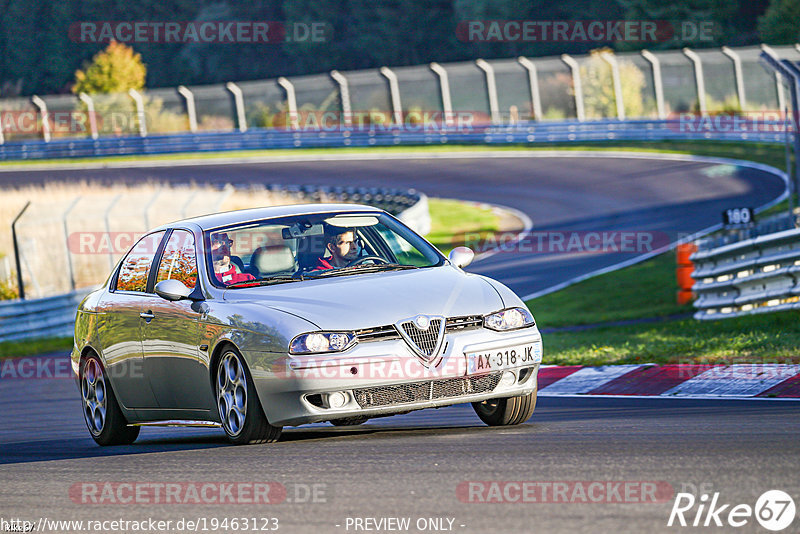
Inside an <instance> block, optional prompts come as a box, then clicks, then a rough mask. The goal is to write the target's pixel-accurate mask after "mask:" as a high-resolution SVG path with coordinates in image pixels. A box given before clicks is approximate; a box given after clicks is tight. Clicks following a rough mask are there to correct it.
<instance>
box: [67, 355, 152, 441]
mask: <svg viewBox="0 0 800 534" xmlns="http://www.w3.org/2000/svg"><path fill="white" fill-rule="evenodd" d="M78 376H79V381H80V385H81V398H82V400H83V420H84V421H85V422H86V427H87V428H88V429H89V433H90V434H91V435H92V439H94V441H95V442H96V443H97V444H98V445H102V446H106V445H130V444H131V443H133V442H134V441H136V438H137V437H139V427H138V426H128V421H126V420H125V416H124V415H122V410H120V408H119V403H117V398H116V396H115V395H114V390H113V389H111V384H110V383H109V382H108V380H107V379H106V375H105V369H103V364H102V363H101V362H100V358H98V357H97V355H95V354H92V355H90V356H88V357H87V358H85V359H84V360H83V361H82V362H81V367H80V374H79V375H78Z"/></svg>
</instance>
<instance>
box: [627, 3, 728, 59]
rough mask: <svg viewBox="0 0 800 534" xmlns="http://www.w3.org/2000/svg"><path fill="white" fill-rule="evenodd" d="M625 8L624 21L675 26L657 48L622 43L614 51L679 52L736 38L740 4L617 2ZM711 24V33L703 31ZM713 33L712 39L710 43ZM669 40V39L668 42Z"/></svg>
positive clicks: (648, 45)
mask: <svg viewBox="0 0 800 534" xmlns="http://www.w3.org/2000/svg"><path fill="white" fill-rule="evenodd" d="M617 2H618V3H619V4H620V5H622V6H623V7H624V8H625V20H647V21H664V22H669V23H671V25H672V35H671V36H669V35H665V36H664V40H663V41H662V42H661V43H659V44H658V45H657V46H654V44H653V43H648V42H644V41H643V42H639V43H637V42H633V43H631V42H619V43H617V44H616V46H615V48H617V49H619V50H629V49H635V48H642V47H646V48H662V49H664V48H677V47H680V46H691V47H707V46H711V45H718V44H720V43H723V42H725V41H726V39H727V38H730V37H731V36H733V35H735V34H736V33H737V30H736V29H735V22H736V18H737V13H738V11H739V0H689V1H686V0H684V1H676V0H617ZM709 23H710V26H711V27H710V30H711V31H710V32H707V31H700V30H701V29H703V28H707V27H708V25H709ZM708 33H710V38H711V39H708V37H709V35H708ZM667 37H669V38H667Z"/></svg>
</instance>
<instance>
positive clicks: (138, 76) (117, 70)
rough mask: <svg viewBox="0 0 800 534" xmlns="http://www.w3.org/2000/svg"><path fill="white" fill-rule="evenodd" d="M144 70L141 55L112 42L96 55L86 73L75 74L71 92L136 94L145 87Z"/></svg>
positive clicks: (86, 68)
mask: <svg viewBox="0 0 800 534" xmlns="http://www.w3.org/2000/svg"><path fill="white" fill-rule="evenodd" d="M146 74H147V69H146V67H145V65H144V63H142V56H141V55H139V54H137V53H136V52H134V51H133V48H131V47H129V46H126V45H124V44H122V43H117V42H116V41H111V42H110V43H109V44H108V47H106V49H105V50H102V51H100V52H98V53H97V54H95V56H94V58H92V62H91V63H90V64H89V65H87V66H86V67H85V70H77V71H75V85H74V86H73V87H72V92H73V93H75V94H79V93H89V94H93V93H124V92H127V91H128V89H136V90H137V91H138V90H140V89H142V88H143V87H144V81H145V75H146Z"/></svg>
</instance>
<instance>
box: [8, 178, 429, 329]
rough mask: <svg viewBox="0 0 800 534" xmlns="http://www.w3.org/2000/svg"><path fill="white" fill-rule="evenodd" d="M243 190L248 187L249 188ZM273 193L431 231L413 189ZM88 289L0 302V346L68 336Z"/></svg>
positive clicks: (424, 203)
mask: <svg viewBox="0 0 800 534" xmlns="http://www.w3.org/2000/svg"><path fill="white" fill-rule="evenodd" d="M242 187H250V185H249V184H247V185H245V186H242ZM268 187H269V189H270V190H272V191H284V192H288V193H291V194H295V195H297V196H298V197H299V198H300V199H303V200H305V201H309V202H320V201H321V200H322V196H323V195H324V196H325V198H327V199H328V200H329V201H340V202H353V203H363V204H370V205H373V206H377V207H380V208H381V209H384V210H386V211H388V212H389V213H392V214H393V215H395V216H396V217H397V218H398V219H400V220H401V221H403V222H404V223H405V224H406V225H408V226H409V227H411V228H412V229H413V230H414V231H416V232H418V233H421V234H427V233H428V232H430V229H431V217H430V212H429V211H428V197H427V196H426V195H425V194H423V193H420V192H418V191H415V190H413V189H410V190H407V191H403V190H399V189H387V188H364V187H358V188H356V187H315V186H310V185H305V186H295V185H290V186H284V185H276V184H273V185H270V186H268ZM90 291H91V289H86V288H83V289H77V290H75V291H72V292H71V293H67V294H65V295H58V296H55V297H46V298H40V299H33V300H14V301H6V302H0V342H4V341H14V340H20V339H32V338H36V337H62V336H63V337H66V336H71V335H72V333H73V328H74V325H75V311H76V307H77V306H78V304H79V303H80V301H81V300H82V299H83V297H85V296H86V295H87V294H88V293H89V292H90Z"/></svg>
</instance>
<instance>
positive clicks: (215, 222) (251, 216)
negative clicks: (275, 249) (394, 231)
mask: <svg viewBox="0 0 800 534" xmlns="http://www.w3.org/2000/svg"><path fill="white" fill-rule="evenodd" d="M338 211H348V212H353V211H361V212H364V211H367V212H373V213H383V210H381V209H378V208H375V207H373V206H365V205H363V204H287V205H285V206H270V207H266V208H251V209H246V210H235V211H226V212H222V213H213V214H210V215H200V216H198V217H192V218H189V219H183V220H180V221H175V222H172V223H169V224H165V225H162V226H159V227H158V228H155V229H154V230H153V231H158V230H165V229H168V228H175V227H176V226H181V225H183V224H185V223H194V224H196V225H197V226H199V227H200V229H201V230H211V229H214V228H219V227H221V226H228V225H231V224H237V223H246V222H249V221H259V220H262V219H271V218H275V217H288V216H292V215H312V214H315V213H333V212H338Z"/></svg>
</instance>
